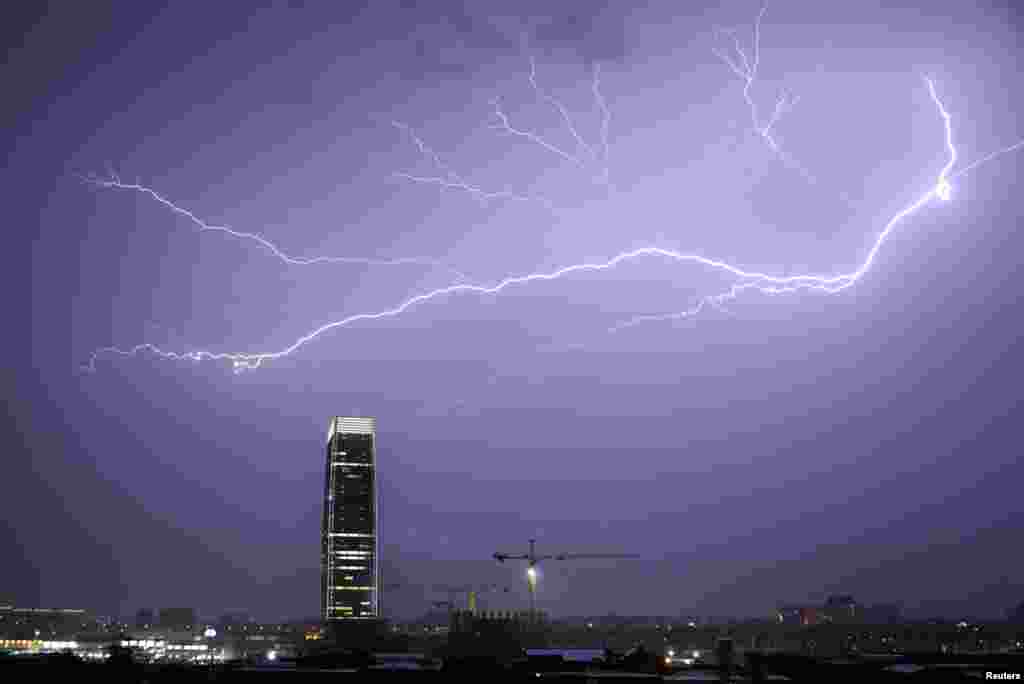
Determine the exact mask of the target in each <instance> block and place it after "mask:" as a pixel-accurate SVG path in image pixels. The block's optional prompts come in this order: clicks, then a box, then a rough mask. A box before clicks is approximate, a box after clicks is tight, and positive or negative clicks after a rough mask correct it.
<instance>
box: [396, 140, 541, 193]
mask: <svg viewBox="0 0 1024 684" xmlns="http://www.w3.org/2000/svg"><path fill="white" fill-rule="evenodd" d="M391 124H392V125H393V126H394V127H395V128H397V129H398V130H400V131H402V132H404V133H405V134H406V135H408V136H409V138H410V139H411V140H412V141H413V143H415V144H416V147H417V148H419V151H420V154H422V155H423V156H424V157H426V158H427V159H428V160H430V163H431V165H432V166H433V167H434V169H435V171H436V172H437V173H438V174H439V175H435V176H418V175H415V174H411V173H407V172H404V171H399V172H396V173H395V174H394V175H395V176H396V177H397V178H404V179H406V180H409V181H412V182H414V183H424V184H427V185H438V186H440V187H442V188H447V189H449V190H461V191H463V192H466V193H469V194H470V195H471V196H473V197H474V198H475V199H476V200H477V201H479V202H480V203H481V204H484V205H486V204H487V203H488V202H492V201H495V200H512V201H516V202H537V203H538V204H541V205H543V206H545V207H547V208H548V209H551V210H554V208H555V206H554V204H553V203H552V202H551V200H549V199H547V198H545V197H541V196H539V195H523V194H520V193H516V192H511V191H508V190H499V191H488V190H484V189H483V188H481V187H480V186H478V185H473V184H472V183H469V182H468V181H466V180H465V179H464V178H463V177H462V176H461V175H459V173H458V172H456V171H455V170H454V169H452V168H451V167H450V166H449V165H448V164H446V163H445V162H444V160H442V159H441V157H440V155H438V154H437V152H435V151H434V150H433V149H432V148H431V147H430V146H429V145H427V144H426V142H424V141H423V139H422V138H421V137H420V136H419V135H417V134H416V132H415V131H414V130H413V129H412V127H410V126H409V125H408V124H404V123H402V122H400V121H392V122H391Z"/></svg>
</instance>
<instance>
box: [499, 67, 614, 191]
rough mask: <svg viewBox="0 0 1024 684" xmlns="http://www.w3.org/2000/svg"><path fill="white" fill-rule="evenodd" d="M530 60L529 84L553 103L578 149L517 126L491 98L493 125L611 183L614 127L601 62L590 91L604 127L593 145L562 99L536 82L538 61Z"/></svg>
mask: <svg viewBox="0 0 1024 684" xmlns="http://www.w3.org/2000/svg"><path fill="white" fill-rule="evenodd" d="M529 60H530V77H529V78H530V86H531V87H532V88H533V92H534V93H535V94H536V95H537V97H538V98H539V99H541V100H543V101H544V102H547V103H548V104H550V105H551V106H552V107H553V108H554V109H555V111H556V112H558V116H559V118H560V119H561V121H562V124H563V125H564V126H565V128H566V130H567V131H568V132H569V134H570V135H571V136H572V138H573V140H574V141H575V143H576V149H575V150H569V149H567V148H564V147H560V146H558V145H556V144H555V143H553V142H551V141H549V140H547V139H546V138H544V137H543V136H541V135H540V134H539V133H536V132H534V131H531V130H527V129H523V128H518V127H516V126H514V125H513V124H512V122H511V120H510V119H509V117H508V115H507V114H506V113H505V110H504V109H503V108H502V106H501V99H500V98H494V99H493V100H491V104H492V105H493V107H494V118H495V122H494V123H493V124H492V125H491V127H492V128H494V129H495V130H498V131H501V132H503V133H506V134H508V135H511V136H515V137H517V138H522V139H524V140H528V141H529V142H531V143H534V144H535V145H539V146H540V147H542V148H544V149H545V150H547V151H548V152H551V153H552V154H554V155H556V156H558V157H560V158H561V159H563V160H564V161H567V162H569V163H570V164H572V165H574V166H576V167H578V168H579V169H581V170H584V171H585V170H588V169H589V170H591V171H594V173H595V180H596V181H597V182H599V183H601V184H603V185H606V186H607V185H608V184H609V182H610V181H609V174H610V170H609V168H608V150H609V146H608V131H609V128H610V126H611V116H612V115H611V110H610V109H609V108H608V103H607V102H606V100H605V99H604V95H602V94H601V68H600V65H599V64H595V65H594V72H593V76H592V79H591V88H590V89H591V93H592V94H593V97H594V104H595V106H596V107H597V108H598V109H599V110H600V111H601V126H600V132H599V141H598V143H597V144H595V145H592V144H590V143H588V142H587V141H586V139H585V138H584V137H583V135H582V134H580V131H579V127H578V126H577V125H576V123H575V122H574V121H573V119H572V116H571V115H570V114H569V110H568V109H567V108H566V107H565V105H564V104H562V102H561V101H560V100H559V99H558V98H556V97H555V96H554V95H552V94H551V93H549V92H547V91H546V90H544V89H542V88H541V87H540V85H539V83H538V82H537V62H536V60H535V59H534V58H533V57H532V56H531V57H530V58H529Z"/></svg>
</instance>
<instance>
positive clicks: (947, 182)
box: [85, 9, 1024, 372]
mask: <svg viewBox="0 0 1024 684" xmlns="http://www.w3.org/2000/svg"><path fill="white" fill-rule="evenodd" d="M763 14H764V10H763V9H762V11H761V13H760V14H759V15H758V21H757V24H756V25H755V40H754V51H753V55H752V57H750V56H748V55H747V54H746V53H745V52H744V51H743V50H742V48H741V46H740V45H739V43H738V41H736V43H735V44H736V52H737V57H736V58H730V57H728V56H726V55H724V54H720V56H721V57H722V59H723V60H725V61H726V63H727V64H729V66H730V67H731V68H732V69H733V71H734V72H735V73H737V75H739V76H740V77H741V78H743V79H744V81H745V87H744V96H745V99H746V100H747V103H748V105H749V106H750V108H751V114H752V118H753V121H754V125H755V128H756V129H757V131H758V132H759V134H760V135H761V136H762V137H763V138H764V139H765V141H766V142H767V143H768V145H769V146H770V147H771V148H772V149H773V150H775V151H777V152H779V148H778V145H777V143H776V141H775V139H774V137H773V136H772V127H773V126H774V125H775V123H776V122H777V121H778V118H779V117H780V116H781V115H782V113H783V112H784V111H785V110H786V108H787V107H788V106H790V104H791V101H790V100H788V99H786V98H780V100H779V101H778V102H777V103H776V106H775V110H774V113H773V115H772V117H770V118H769V119H768V121H767V123H765V122H762V121H761V119H760V118H759V117H758V113H757V108H756V106H755V104H754V102H753V99H752V98H751V97H750V93H749V91H750V87H751V86H752V84H753V81H754V79H755V78H756V74H757V67H758V62H759V50H760V45H759V41H760V38H759V34H760V20H761V17H762V16H763ZM530 81H531V84H532V86H533V88H534V90H535V91H536V92H537V94H538V96H539V97H541V98H542V99H544V100H545V101H547V102H549V103H550V104H552V106H553V107H555V109H556V110H558V111H559V113H560V116H561V119H562V122H563V123H564V124H565V125H566V126H567V127H568V128H569V130H570V132H571V134H572V135H573V138H574V140H575V141H576V148H577V149H576V150H574V151H569V150H566V149H563V148H560V147H558V146H556V145H554V144H552V143H550V142H548V141H547V140H545V139H544V138H542V137H541V136H540V135H538V134H536V133H534V132H532V131H527V130H523V129H518V128H515V127H513V126H512V124H511V123H510V122H509V120H508V117H507V116H505V114H504V112H503V110H502V109H501V108H500V105H499V104H497V103H496V104H495V113H496V115H497V117H498V119H499V121H500V122H501V123H500V126H499V128H500V129H501V130H504V131H505V132H507V133H509V134H512V135H514V136H517V137H521V138H524V139H526V140H529V141H531V142H533V143H535V144H537V145H540V146H541V147H543V148H545V149H547V150H549V151H551V152H552V153H555V154H557V155H558V156H559V157H561V158H563V159H564V160H566V161H570V162H572V163H574V164H576V165H579V166H581V167H586V166H587V165H588V164H589V163H590V162H591V161H593V160H599V161H600V163H601V164H602V165H603V169H604V171H605V175H604V178H605V179H607V159H608V154H607V148H608V145H607V134H608V123H609V121H610V118H611V117H610V112H609V110H608V108H607V106H606V103H605V102H604V99H603V97H601V95H600V89H599V72H598V71H596V70H595V76H594V81H593V92H594V96H595V101H596V102H597V103H598V106H599V107H600V108H601V110H602V112H603V120H602V127H601V142H600V144H599V145H597V146H591V145H588V144H587V143H586V142H585V141H584V140H583V138H582V136H580V135H579V134H578V130H577V129H576V127H575V126H574V124H573V122H572V119H571V117H569V115H568V112H567V110H566V109H565V108H564V107H563V106H562V105H561V103H559V102H558V101H557V100H556V99H554V98H553V96H549V95H547V94H546V93H544V91H542V90H541V89H540V87H539V86H538V84H537V81H536V69H535V65H534V63H533V61H532V60H531V74H530ZM925 83H926V85H927V88H928V92H929V95H930V97H931V100H932V102H933V103H934V105H935V107H936V108H937V110H938V113H939V115H940V117H941V119H942V122H943V127H944V132H945V136H944V143H945V149H946V152H947V160H946V163H945V164H944V165H943V166H942V168H941V169H940V170H939V172H938V174H937V175H936V177H935V181H934V183H933V184H932V185H931V187H929V188H928V189H927V190H926V191H924V192H923V193H921V194H920V195H918V196H917V197H916V199H914V200H913V201H911V202H910V203H908V204H907V205H906V206H905V207H904V208H902V209H901V210H899V211H898V212H896V214H894V215H893V216H892V217H891V218H890V219H889V220H888V221H887V222H886V223H885V224H884V226H883V227H882V229H881V230H880V232H879V233H878V234H877V236H876V237H875V240H874V241H873V243H872V245H871V247H870V249H869V250H868V251H867V254H866V255H865V256H864V258H863V259H862V260H861V261H860V263H859V265H858V266H857V267H856V268H855V269H853V270H851V271H848V272H844V273H836V274H832V275H826V274H800V275H790V276H778V275H772V274H770V273H763V272H758V271H750V270H747V269H744V268H742V267H740V266H737V265H734V264H730V263H727V262H725V261H721V260H716V259H712V258H708V257H705V256H702V255H699V254H695V253H685V252H679V251H675V250H670V249H664V248H661V247H656V246H645V247H640V248H637V249H633V250H630V251H625V252H621V253H619V254H617V255H615V256H613V257H611V258H608V259H606V260H603V261H594V262H584V263H577V264H572V265H568V266H564V267H562V268H559V269H556V270H552V271H548V272H538V273H529V274H526V275H518V276H510V277H506V278H504V279H502V280H499V281H497V282H494V283H493V284H490V285H481V284H470V283H465V282H460V283H456V284H453V285H449V286H446V287H441V288H437V289H434V290H430V291H428V292H424V293H421V294H417V295H414V296H412V297H409V298H408V299H406V300H405V301H403V302H401V303H400V304H398V305H397V306H395V307H393V308H390V309H385V310H381V311H376V312H367V313H357V314H353V315H350V316H347V317H345V318H341V319H339V320H335V321H332V322H329V323H327V324H325V325H322V326H320V327H318V328H316V329H314V330H312V331H310V332H308V333H306V334H305V335H303V336H301V337H299V338H298V339H297V340H295V341H294V342H293V343H292V344H290V345H288V346H286V347H284V348H283V349H280V350H277V351H268V352H214V351H206V350H202V351H192V352H173V351H166V350H163V349H161V348H159V347H157V346H156V345H154V344H151V343H143V344H139V345H136V346H134V347H131V348H127V349H122V348H117V347H105V348H102V349H99V350H97V351H95V352H93V354H92V355H91V357H90V359H89V362H88V363H87V364H86V366H85V370H88V371H93V370H95V368H96V363H97V361H98V360H99V359H100V358H101V357H103V356H110V355H121V356H135V355H138V354H140V353H144V352H148V353H151V354H153V355H155V356H158V357H160V358H163V359H169V360H188V361H197V362H198V361H204V360H214V361H228V362H230V363H231V364H232V366H233V368H234V370H235V372H241V371H243V370H249V369H256V368H259V367H261V366H262V365H263V364H264V362H268V361H273V360H276V359H280V358H283V357H286V356H289V355H291V354H293V353H295V352H296V351H298V350H299V349H300V348H302V347H303V346H305V345H306V344H307V343H309V342H311V341H313V340H315V339H317V338H318V337H320V336H322V335H324V334H325V333H327V332H329V331H332V330H334V329H338V328H344V327H349V326H352V325H354V324H356V323H360V322H364V321H375V320H381V319H387V318H393V317H397V316H400V315H402V314H404V313H406V312H407V311H409V310H410V309H412V308H414V307H416V306H418V305H420V304H425V303H427V302H429V301H432V300H435V299H440V298H445V297H449V296H451V295H457V294H469V293H472V294H477V295H496V294H499V293H501V292H503V291H505V290H506V289H509V288H512V287H515V286H520V285H527V284H531V283H540V282H548V281H555V280H560V279H563V278H566V277H568V276H571V275H573V274H578V273H583V272H594V271H605V270H609V269H613V268H615V267H617V266H619V265H620V264H624V263H627V262H632V261H635V260H638V259H641V258H658V259H662V260H665V261H668V262H673V263H679V264H687V265H696V266H700V267H703V268H707V269H710V270H714V271H717V272H719V273H721V274H722V275H725V276H727V277H728V278H730V279H731V280H732V284H731V285H730V286H729V287H728V288H727V289H725V290H724V291H722V292H718V293H715V294H711V295H707V296H704V297H702V298H700V299H699V300H698V301H697V302H696V303H695V304H694V305H693V306H691V307H690V308H688V309H686V310H684V311H680V312H676V313H671V314H662V315H651V316H639V317H636V318H633V319H631V320H629V321H626V322H624V323H621V324H619V325H617V326H615V327H614V328H612V330H620V329H622V328H626V327H630V326H634V325H637V324H639V323H642V322H646V321H655V320H669V319H680V318H689V317H693V316H696V315H697V314H699V313H701V312H702V311H703V310H704V309H705V308H707V307H709V306H715V307H719V308H722V309H723V310H727V309H724V307H725V305H726V303H728V302H730V301H733V300H735V299H736V298H737V297H739V295H741V294H742V293H744V292H747V291H754V292H758V293H761V294H767V295H774V294H789V293H795V292H800V291H812V292H820V293H823V294H836V293H839V292H842V291H843V290H845V289H847V288H849V287H852V286H853V285H854V284H856V283H857V282H858V281H859V280H860V279H861V278H862V277H864V276H865V275H866V274H867V273H868V272H869V271H870V270H871V268H872V266H873V265H874V263H875V259H876V257H877V255H878V254H879V252H880V250H881V249H882V247H883V245H884V244H885V242H886V241H887V240H888V238H889V237H890V235H891V234H892V233H893V232H894V231H895V230H896V229H897V228H898V227H899V226H900V225H901V224H902V223H904V222H905V221H906V220H907V219H909V218H911V217H912V216H914V215H916V214H918V213H919V212H920V211H921V210H922V209H924V208H925V207H926V206H927V205H929V204H930V203H932V202H934V201H936V200H938V201H942V202H946V201H950V200H951V199H952V192H953V188H952V181H953V180H954V179H956V178H958V177H960V176H962V175H963V174H965V173H967V172H968V171H970V170H972V169H974V168H977V167H978V166H980V165H982V164H985V163H987V162H990V161H992V160H994V159H996V158H998V157H1000V156H1002V155H1004V154H1007V153H1009V152H1012V151H1014V150H1017V149H1019V148H1021V147H1024V140H1021V141H1018V142H1016V143H1013V144H1012V145H1009V146H1007V147H1004V148H1002V149H1001V150H998V151H996V152H994V153H992V154H989V155H987V156H985V157H983V158H981V159H979V160H977V161H975V162H973V163H971V164H970V165H968V166H966V167H964V168H962V169H960V170H959V171H956V172H955V173H954V172H953V169H954V167H955V166H956V164H957V161H958V158H959V155H958V152H957V148H956V146H955V145H954V140H953V137H954V136H953V125H952V116H951V115H950V113H949V111H948V110H947V108H946V106H945V105H944V104H943V102H942V100H941V99H940V97H939V95H938V92H937V89H936V85H935V83H934V81H933V80H932V79H930V78H925ZM395 126H396V127H398V128H400V129H402V130H403V131H405V132H406V133H408V134H409V135H410V136H412V138H413V140H414V142H416V144H417V145H418V146H419V148H420V151H421V153H422V154H424V155H425V156H427V157H428V158H429V159H431V160H432V162H433V163H434V166H435V168H436V169H437V170H438V172H439V173H440V174H442V175H439V176H437V177H433V178H426V177H422V178H416V177H409V179H410V180H414V181H417V182H428V183H435V184H438V185H442V186H445V187H449V186H451V187H454V188H457V189H460V190H462V191H465V192H468V193H470V194H471V195H476V196H478V198H481V199H486V198H488V197H489V195H488V193H485V192H484V191H482V190H480V189H479V188H477V187H475V186H472V185H470V184H468V183H465V182H464V181H463V180H462V179H461V177H460V176H459V175H458V174H455V173H454V172H452V171H451V170H450V168H449V167H447V166H446V165H445V164H444V162H443V161H442V160H441V159H440V157H438V156H437V155H436V154H435V153H434V152H433V151H432V150H431V149H430V148H429V147H428V146H426V145H425V144H424V143H423V141H422V140H421V139H420V138H418V136H416V135H415V134H414V133H413V132H412V130H411V129H410V128H408V127H406V126H404V125H403V124H399V123H395ZM779 154H781V152H779ZM93 182H95V183H97V184H99V185H101V186H104V187H116V188H121V189H128V190H134V191H137V192H141V193H144V194H148V195H150V196H151V197H152V198H154V199H156V200H157V201H159V202H161V203H163V204H164V205H166V206H167V207H168V208H170V209H172V210H173V211H175V212H177V213H179V214H181V215H183V216H185V217H187V218H189V220H191V221H192V222H193V223H194V224H196V225H197V226H199V227H200V229H202V230H217V231H222V232H226V233H229V234H231V235H234V236H236V237H240V238H244V239H248V240H253V241H256V242H258V243H260V244H261V245H262V246H263V247H265V248H267V249H268V250H270V251H271V252H273V253H274V254H275V256H277V257H278V258H280V259H282V260H283V261H285V262H286V263H297V264H311V263H318V262H324V261H340V262H353V261H354V262H360V263H428V264H430V265H436V262H433V261H432V260H419V259H416V260H412V259H407V260H394V261H391V260H383V261H377V260H359V259H353V258H350V257H344V258H325V257H319V258H315V259H296V258H294V257H289V256H287V255H286V254H284V253H283V252H281V250H279V249H278V248H277V247H275V246H274V245H273V244H272V243H270V242H269V241H267V240H265V239H264V238H262V237H260V236H258V235H255V234H253V233H240V232H237V231H233V230H231V229H229V228H226V227H222V226H209V225H207V224H206V223H204V222H203V221H201V220H200V219H198V218H197V217H195V215H193V214H192V213H191V212H189V211H187V210H185V209H182V208H180V207H178V206H177V205H175V204H173V203H172V202H170V201H169V200H166V199H165V198H163V197H162V196H160V195H159V194H157V193H156V192H155V191H153V190H151V189H149V188H147V187H145V186H142V185H139V184H126V183H121V182H120V181H119V180H118V179H117V178H116V177H115V178H113V179H111V180H94V181H93Z"/></svg>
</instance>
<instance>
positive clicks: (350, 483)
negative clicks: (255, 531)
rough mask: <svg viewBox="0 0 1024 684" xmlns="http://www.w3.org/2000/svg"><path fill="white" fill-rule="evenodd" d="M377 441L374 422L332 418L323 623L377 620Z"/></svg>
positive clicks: (324, 524)
mask: <svg viewBox="0 0 1024 684" xmlns="http://www.w3.org/2000/svg"><path fill="white" fill-rule="evenodd" d="M375 436H376V423H375V420H374V419H373V418H341V417H338V418H333V419H332V420H331V425H330V430H329V431H328V433H327V477H326V484H325V491H324V520H323V540H322V554H323V555H322V558H321V571H322V576H321V587H320V599H321V600H320V607H321V613H322V617H323V619H324V620H325V621H338V620H374V619H377V618H379V617H380V572H379V566H378V558H379V551H380V545H379V540H378V538H377V528H378V516H379V512H380V511H379V509H378V506H377V498H378V497H377V481H376V480H377V478H376V470H377V468H376V458H375V454H374V438H375Z"/></svg>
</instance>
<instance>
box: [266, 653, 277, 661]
mask: <svg viewBox="0 0 1024 684" xmlns="http://www.w3.org/2000/svg"><path fill="white" fill-rule="evenodd" d="M267 660H269V661H271V662H273V661H275V660H277V651H267Z"/></svg>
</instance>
